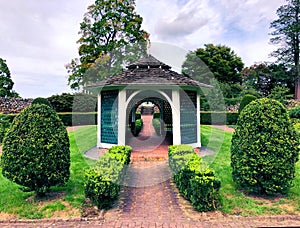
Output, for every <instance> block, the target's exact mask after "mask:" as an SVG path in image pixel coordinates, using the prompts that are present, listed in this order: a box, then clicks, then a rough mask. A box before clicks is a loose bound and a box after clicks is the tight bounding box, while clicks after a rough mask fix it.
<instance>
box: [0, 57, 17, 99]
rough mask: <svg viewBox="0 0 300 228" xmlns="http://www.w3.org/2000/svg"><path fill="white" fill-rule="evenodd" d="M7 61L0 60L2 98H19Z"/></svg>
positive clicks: (0, 91) (0, 90) (0, 94)
mask: <svg viewBox="0 0 300 228" xmlns="http://www.w3.org/2000/svg"><path fill="white" fill-rule="evenodd" d="M13 86H14V82H13V81H12V79H11V76H10V71H9V69H8V66H7V64H6V61H5V60H4V59H2V58H0V97H18V96H19V95H18V94H17V93H16V92H15V91H13Z"/></svg>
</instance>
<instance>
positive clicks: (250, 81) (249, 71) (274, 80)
mask: <svg viewBox="0 0 300 228" xmlns="http://www.w3.org/2000/svg"><path fill="white" fill-rule="evenodd" d="M242 77H243V84H244V86H245V88H246V89H250V88H254V89H255V90H256V91H258V92H260V93H261V94H262V95H263V96H268V95H269V94H270V93H271V90H272V89H274V88H275V87H276V86H284V87H287V88H289V89H291V90H292V87H293V86H294V83H293V79H292V77H291V74H290V72H289V71H288V69H287V68H286V66H285V65H284V64H275V63H267V62H263V63H257V64H254V65H252V66H250V67H246V68H244V69H243V72H242Z"/></svg>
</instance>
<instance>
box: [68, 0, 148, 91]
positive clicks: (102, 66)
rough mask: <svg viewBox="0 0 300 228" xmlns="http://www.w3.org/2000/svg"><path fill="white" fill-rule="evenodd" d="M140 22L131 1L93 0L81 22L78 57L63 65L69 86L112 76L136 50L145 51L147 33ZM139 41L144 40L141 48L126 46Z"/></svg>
mask: <svg viewBox="0 0 300 228" xmlns="http://www.w3.org/2000/svg"><path fill="white" fill-rule="evenodd" d="M142 21H143V19H142V17H140V16H139V15H138V14H137V13H136V12H135V1H134V0H123V1H114V0H105V1H103V0H101V1H100V0H95V3H94V4H93V5H91V6H89V7H88V11H87V12H86V14H85V16H84V18H83V22H82V23H81V24H80V32H79V34H81V38H80V39H79V40H78V43H79V44H80V47H79V56H80V58H79V59H73V60H72V61H71V63H70V64H68V65H67V66H66V67H67V69H68V73H69V74H70V75H69V78H68V81H69V84H70V86H71V88H73V89H77V88H79V87H80V86H82V85H84V84H85V83H87V82H95V81H97V80H100V79H103V78H105V77H107V76H109V75H113V74H115V73H116V72H119V71H120V70H121V69H122V64H124V62H128V61H129V62H130V61H132V60H133V59H134V58H135V57H137V56H136V54H137V51H138V50H139V49H142V50H143V51H145V41H146V38H147V37H148V34H147V33H146V32H145V31H144V30H142V29H141V24H142ZM138 42H144V44H143V45H142V47H140V46H139V45H137V46H134V47H132V46H130V45H129V44H137V43H138ZM124 52H126V53H127V54H126V55H125V54H124ZM125 56H126V57H125ZM135 60H136V59H135ZM88 70H89V71H90V72H89V71H88Z"/></svg>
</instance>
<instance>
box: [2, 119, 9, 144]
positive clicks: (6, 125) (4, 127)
mask: <svg viewBox="0 0 300 228" xmlns="http://www.w3.org/2000/svg"><path fill="white" fill-rule="evenodd" d="M9 128H10V120H9V118H8V117H7V115H2V114H0V144H1V143H2V141H3V138H4V136H5V134H6V132H7V131H8V130H9Z"/></svg>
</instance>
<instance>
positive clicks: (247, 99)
mask: <svg viewBox="0 0 300 228" xmlns="http://www.w3.org/2000/svg"><path fill="white" fill-rule="evenodd" d="M256 99H257V97H255V96H253V95H251V94H247V95H245V96H244V97H243V99H242V101H241V104H240V107H239V113H241V112H242V110H243V109H244V108H245V107H246V106H247V105H248V104H250V103H251V101H254V100H256Z"/></svg>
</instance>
